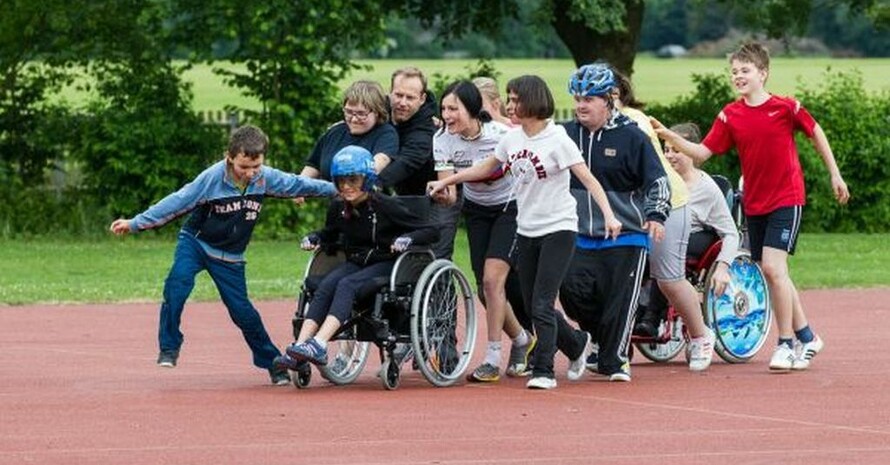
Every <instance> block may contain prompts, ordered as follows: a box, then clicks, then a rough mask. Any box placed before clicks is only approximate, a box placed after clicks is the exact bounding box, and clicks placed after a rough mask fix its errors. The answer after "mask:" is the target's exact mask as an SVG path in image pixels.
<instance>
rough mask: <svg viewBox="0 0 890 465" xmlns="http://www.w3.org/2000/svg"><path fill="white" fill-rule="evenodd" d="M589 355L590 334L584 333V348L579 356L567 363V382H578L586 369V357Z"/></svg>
mask: <svg viewBox="0 0 890 465" xmlns="http://www.w3.org/2000/svg"><path fill="white" fill-rule="evenodd" d="M589 354H590V333H588V332H586V331H585V332H584V348H583V349H582V350H581V355H579V356H578V358H576V359H574V360H572V361H571V362H570V363H569V371H568V372H567V373H566V377H567V378H568V379H569V381H578V380H579V379H581V378H582V377H583V376H584V369H585V368H586V367H587V356H588V355H589Z"/></svg>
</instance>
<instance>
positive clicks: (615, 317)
mask: <svg viewBox="0 0 890 465" xmlns="http://www.w3.org/2000/svg"><path fill="white" fill-rule="evenodd" d="M647 255H648V254H647V253H646V249H643V248H640V247H615V248H610V249H603V250H578V251H577V252H576V253H575V255H574V256H573V257H572V259H571V263H570V264H569V269H568V272H567V273H566V277H565V280H564V281H563V284H562V286H561V287H560V290H559V302H560V303H561V304H562V308H563V309H564V310H565V312H566V315H568V316H569V318H572V319H573V320H575V321H577V322H578V325H579V326H580V327H581V329H583V330H585V331H587V332H589V333H590V334H591V335H592V336H593V340H594V341H596V342H598V343H599V361H598V371H599V372H600V373H602V374H605V375H610V374H612V373H615V372H617V371H618V370H619V369H620V368H621V366H622V365H623V364H624V363H626V362H628V357H627V350H628V346H629V345H630V335H631V329H632V327H633V318H634V314H635V313H636V308H637V301H638V299H639V295H640V280H641V278H642V276H643V270H644V269H645V267H646V257H647Z"/></svg>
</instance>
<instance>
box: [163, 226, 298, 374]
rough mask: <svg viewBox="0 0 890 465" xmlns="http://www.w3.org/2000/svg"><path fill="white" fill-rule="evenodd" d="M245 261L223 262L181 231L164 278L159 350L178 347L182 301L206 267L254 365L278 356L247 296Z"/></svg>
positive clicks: (267, 364) (269, 362) (269, 363)
mask: <svg viewBox="0 0 890 465" xmlns="http://www.w3.org/2000/svg"><path fill="white" fill-rule="evenodd" d="M244 266H245V263H244V262H225V261H222V260H217V259H215V258H213V257H210V256H209V255H207V253H206V252H204V249H203V248H202V247H201V244H199V243H198V241H197V240H196V239H195V238H194V236H192V235H191V234H189V233H186V232H180V233H179V240H178V241H177V243H176V252H174V254H173V266H172V267H171V268H170V274H168V275H167V280H166V281H164V302H163V303H162V304H161V316H160V322H159V325H158V343H159V345H160V347H161V350H179V348H180V346H182V332H181V331H180V330H179V323H180V321H181V320H182V310H183V307H184V306H185V301H186V300H187V299H188V297H189V294H191V293H192V289H194V287H195V276H196V275H197V274H198V273H200V272H201V271H203V270H207V273H209V274H210V277H211V278H212V279H213V283H214V284H216V289H217V290H218V291H219V296H220V297H221V298H222V301H223V303H224V304H225V305H226V309H228V310H229V317H231V318H232V321H233V322H234V323H235V324H236V325H237V326H238V328H240V329H241V334H243V335H244V340H245V341H247V345H248V346H250V350H251V352H253V364H254V365H256V366H258V367H260V368H267V369H268V368H271V367H272V359H274V358H275V357H277V356H279V355H281V352H279V351H278V348H277V347H275V344H273V343H272V339H270V338H269V334H268V333H267V332H266V328H265V327H264V326H263V320H262V319H261V318H260V314H259V312H257V310H256V308H254V306H253V304H252V303H250V300H249V299H248V298H247V280H246V279H245V276H244Z"/></svg>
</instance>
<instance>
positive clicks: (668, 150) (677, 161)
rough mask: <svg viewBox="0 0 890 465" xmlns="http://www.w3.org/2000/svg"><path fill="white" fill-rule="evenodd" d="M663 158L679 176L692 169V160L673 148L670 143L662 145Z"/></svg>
mask: <svg viewBox="0 0 890 465" xmlns="http://www.w3.org/2000/svg"><path fill="white" fill-rule="evenodd" d="M664 157H665V158H667V161H668V162H669V163H670V164H671V167H672V168H673V169H674V171H676V172H677V173H678V174H680V175H681V176H683V175H685V174H686V173H688V172H689V171H690V170H692V169H693V165H692V159H691V158H689V157H687V156H686V155H684V154H683V153H682V152H680V151H679V150H677V149H676V148H674V146H673V145H671V144H670V142H665V143H664Z"/></svg>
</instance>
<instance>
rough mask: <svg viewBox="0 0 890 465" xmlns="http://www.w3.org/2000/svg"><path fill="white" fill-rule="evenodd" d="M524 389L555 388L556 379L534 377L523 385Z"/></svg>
mask: <svg viewBox="0 0 890 465" xmlns="http://www.w3.org/2000/svg"><path fill="white" fill-rule="evenodd" d="M525 387H527V388H529V389H553V388H555V387H556V378H548V377H546V376H535V377H534V378H532V379H530V380H528V382H527V383H525Z"/></svg>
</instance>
